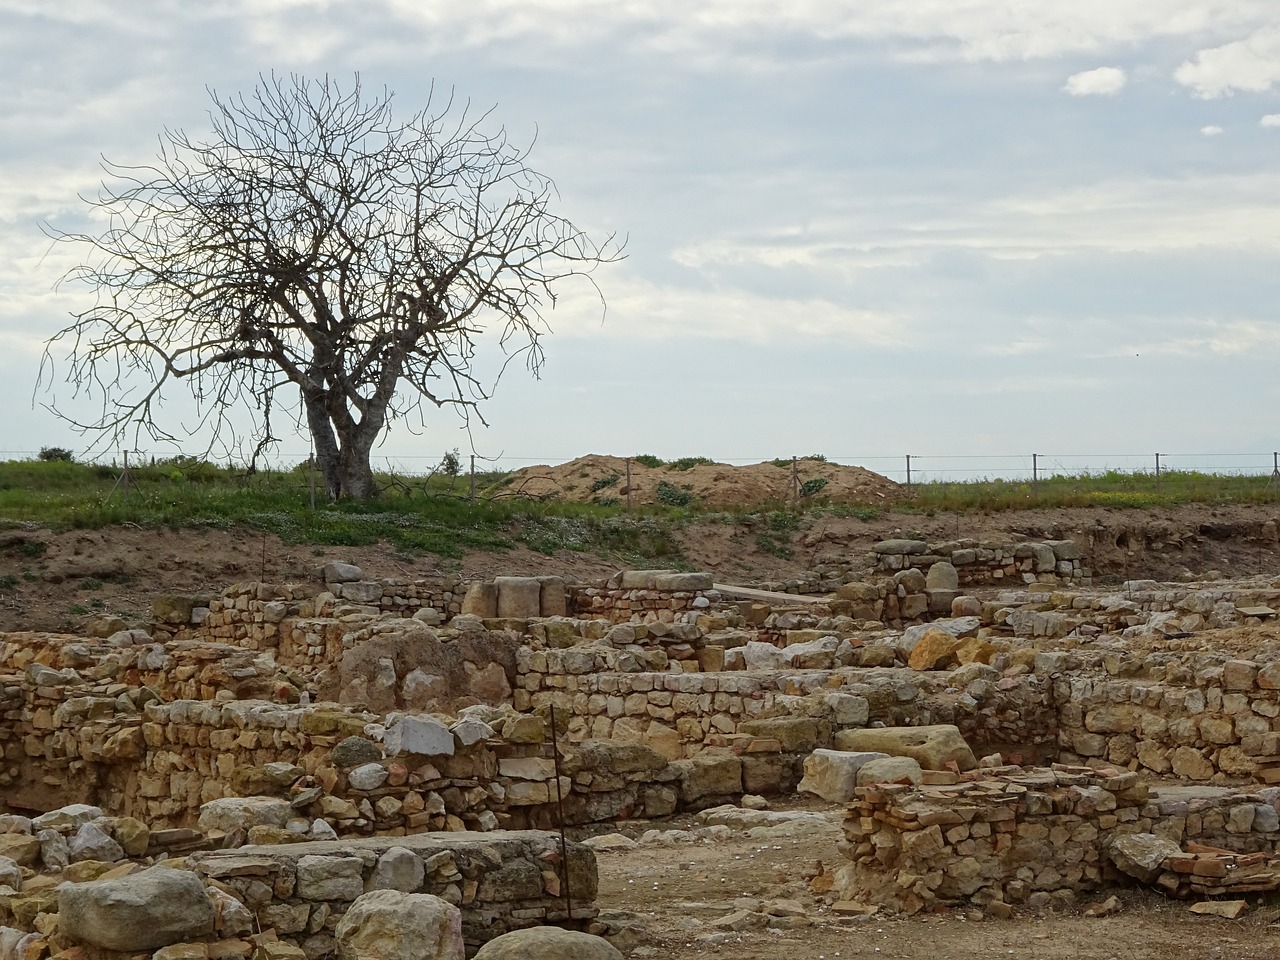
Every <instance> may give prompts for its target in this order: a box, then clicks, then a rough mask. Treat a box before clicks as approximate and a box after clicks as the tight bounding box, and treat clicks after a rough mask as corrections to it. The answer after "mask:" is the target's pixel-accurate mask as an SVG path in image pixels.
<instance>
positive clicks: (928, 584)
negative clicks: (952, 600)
mask: <svg viewBox="0 0 1280 960" xmlns="http://www.w3.org/2000/svg"><path fill="white" fill-rule="evenodd" d="M924 588H925V590H926V591H929V590H959V589H960V574H959V573H958V572H957V571H956V568H955V567H954V566H952V565H951V564H950V563H948V562H947V561H946V560H939V561H938V562H937V563H935V564H933V565H932V566H930V567H929V572H928V573H927V574H925V578H924Z"/></svg>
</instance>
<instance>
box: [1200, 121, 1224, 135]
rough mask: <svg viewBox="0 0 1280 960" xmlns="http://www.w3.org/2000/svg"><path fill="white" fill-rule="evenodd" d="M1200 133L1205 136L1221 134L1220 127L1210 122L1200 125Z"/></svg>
mask: <svg viewBox="0 0 1280 960" xmlns="http://www.w3.org/2000/svg"><path fill="white" fill-rule="evenodd" d="M1200 133H1201V134H1202V135H1204V136H1206V137H1217V136H1221V134H1222V128H1221V127H1219V126H1216V125H1214V124H1212V123H1211V124H1209V126H1207V127H1201V128H1200Z"/></svg>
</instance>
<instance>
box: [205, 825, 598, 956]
mask: <svg viewBox="0 0 1280 960" xmlns="http://www.w3.org/2000/svg"><path fill="white" fill-rule="evenodd" d="M566 852H567V853H568V870H567V878H568V893H569V897H570V898H569V899H568V900H567V901H566V897H565V894H566V890H565V885H564V877H565V872H564V871H563V869H562V864H561V856H560V839H559V837H558V836H556V835H555V834H551V833H544V832H524V831H522V832H519V833H513V832H507V831H503V832H496V833H486V834H450V835H445V836H441V835H438V834H436V835H429V836H416V837H404V838H401V839H390V838H369V839H360V840H346V841H341V842H333V841H330V842H308V843H297V844H286V845H271V846H249V847H241V848H239V849H237V850H217V851H211V852H208V853H197V854H193V855H192V856H191V857H190V858H189V860H188V864H189V866H190V868H191V869H193V870H194V871H195V872H197V873H198V874H200V875H202V876H204V877H206V878H208V880H209V881H211V882H216V883H218V884H221V885H224V886H225V887H227V888H228V889H229V890H230V892H231V893H232V895H233V896H235V897H236V898H237V899H239V900H241V901H242V902H243V903H244V904H245V905H246V906H247V907H248V908H249V909H250V911H252V913H253V915H254V917H255V919H256V920H257V923H258V925H259V927H260V929H268V928H273V929H274V930H275V931H276V933H277V935H278V936H279V937H280V938H281V939H282V940H284V941H285V942H287V943H292V944H295V945H297V946H299V947H301V948H302V950H303V951H304V952H305V953H306V955H307V957H309V958H319V957H326V956H332V955H333V954H335V952H336V948H337V944H336V942H335V939H334V935H333V934H334V930H335V929H336V927H337V925H338V921H339V920H340V919H341V917H342V915H343V914H344V913H345V912H346V911H347V909H348V908H349V907H350V906H351V903H352V901H354V900H355V899H356V898H358V897H359V896H360V895H361V894H363V893H364V892H365V890H366V889H382V888H389V889H398V890H400V891H402V892H405V893H429V894H434V895H435V896H438V897H440V898H442V899H444V900H447V901H448V902H450V903H452V904H454V905H455V906H457V907H458V908H459V909H460V910H461V911H462V933H463V937H464V939H465V940H466V944H467V948H468V954H470V953H473V952H474V951H475V949H476V948H478V947H479V946H480V945H481V944H483V943H485V942H487V941H489V940H491V939H493V938H494V937H496V936H499V935H501V934H503V933H506V932H508V931H510V930H516V929H520V928H522V927H529V926H536V925H539V924H545V923H555V924H560V925H564V926H577V927H581V926H583V925H584V924H585V923H586V922H587V921H589V920H590V919H592V918H593V917H594V916H595V915H596V909H595V906H594V903H595V897H596V890H597V885H598V880H597V874H596V863H595V857H594V855H593V854H592V852H591V851H590V850H589V849H588V848H586V847H584V846H582V845H581V844H577V843H569V844H568V845H567V848H566Z"/></svg>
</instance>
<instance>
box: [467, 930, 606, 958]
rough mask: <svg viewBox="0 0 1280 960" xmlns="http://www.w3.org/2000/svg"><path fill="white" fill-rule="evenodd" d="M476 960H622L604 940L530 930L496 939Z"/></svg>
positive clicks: (574, 933) (588, 935) (558, 932)
mask: <svg viewBox="0 0 1280 960" xmlns="http://www.w3.org/2000/svg"><path fill="white" fill-rule="evenodd" d="M474 960H622V954H621V953H619V952H618V949H617V948H616V947H614V946H613V944H611V943H610V942H609V941H608V940H605V939H604V938H603V937H593V936H592V935H591V934H589V933H579V932H578V931H576V930H562V929H561V928H560V927H529V928H528V929H527V930H513V931H512V932H511V933H504V934H503V935H502V936H500V937H494V938H493V939H492V940H490V941H489V942H488V943H486V944H485V945H484V946H483V947H481V948H480V949H479V951H478V952H477V953H476V955H475V957H474Z"/></svg>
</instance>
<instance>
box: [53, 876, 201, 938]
mask: <svg viewBox="0 0 1280 960" xmlns="http://www.w3.org/2000/svg"><path fill="white" fill-rule="evenodd" d="M213 924H214V909H213V904H212V902H211V901H210V900H209V897H208V895H207V894H206V893H205V890H204V884H203V883H201V881H200V878H199V877H197V876H196V875H195V874H194V873H190V872H188V871H186V870H173V869H170V868H169V867H152V868H151V869H149V870H143V871H142V872H141V873H135V874H132V875H131V876H127V877H121V878H120V879H117V880H98V881H94V882H91V883H64V884H63V885H62V886H60V887H59V888H58V926H59V932H60V933H61V934H62V935H63V936H66V937H68V938H70V939H71V940H72V941H75V942H79V943H87V944H91V945H92V946H95V947H101V948H102V949H104V950H123V951H128V952H130V953H137V952H140V951H151V950H155V949H156V948H158V947H164V946H167V945H169V944H171V943H180V942H182V941H186V940H199V939H202V938H204V937H207V936H209V935H211V934H212V933H213Z"/></svg>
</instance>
